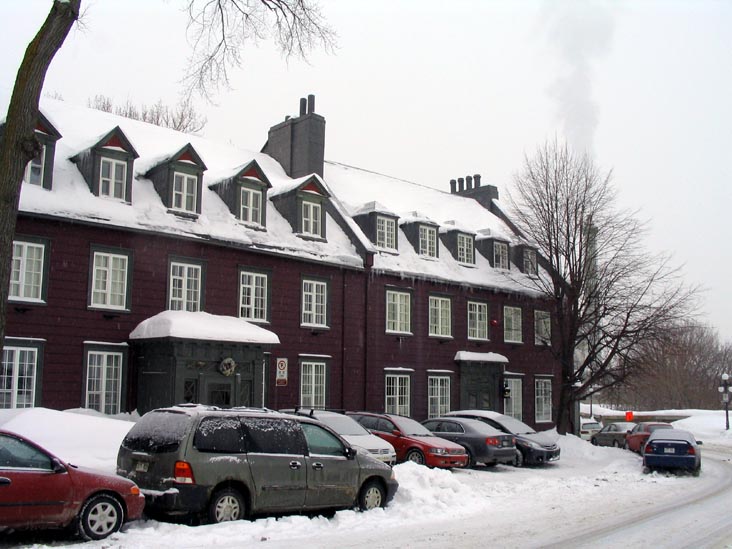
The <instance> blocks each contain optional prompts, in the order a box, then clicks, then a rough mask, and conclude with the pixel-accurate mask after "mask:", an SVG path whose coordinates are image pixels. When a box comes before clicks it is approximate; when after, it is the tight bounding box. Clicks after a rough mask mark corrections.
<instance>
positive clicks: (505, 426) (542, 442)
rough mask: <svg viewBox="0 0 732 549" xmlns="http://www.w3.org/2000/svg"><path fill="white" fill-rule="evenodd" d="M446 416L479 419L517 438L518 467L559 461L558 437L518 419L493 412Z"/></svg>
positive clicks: (454, 413) (484, 411)
mask: <svg viewBox="0 0 732 549" xmlns="http://www.w3.org/2000/svg"><path fill="white" fill-rule="evenodd" d="M445 416H446V417H465V418H470V419H478V420H480V421H483V422H484V423H487V424H488V425H490V426H491V427H495V428H496V429H498V430H499V431H503V432H504V433H508V434H510V435H513V436H514V437H516V450H517V451H516V455H515V459H514V465H516V467H521V466H523V465H541V464H544V463H548V462H550V461H556V460H558V459H559V453H560V449H559V445H558V444H557V437H556V436H553V435H551V434H549V433H546V432H544V433H537V432H536V431H535V430H534V429H532V428H531V427H529V426H528V425H526V424H525V423H524V422H522V421H519V420H518V419H515V418H512V417H510V416H506V415H504V414H499V413H498V412H493V411H491V410H456V411H454V412H448V413H446V414H445Z"/></svg>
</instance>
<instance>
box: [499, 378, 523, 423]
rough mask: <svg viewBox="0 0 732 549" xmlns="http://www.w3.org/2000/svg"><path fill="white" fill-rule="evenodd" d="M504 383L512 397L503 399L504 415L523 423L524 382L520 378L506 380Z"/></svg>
mask: <svg viewBox="0 0 732 549" xmlns="http://www.w3.org/2000/svg"><path fill="white" fill-rule="evenodd" d="M504 383H505V384H506V386H507V387H508V390H509V394H510V396H509V397H508V398H504V399H503V413H504V414H506V415H507V416H511V417H512V418H514V419H518V420H519V421H523V416H524V413H523V406H524V404H523V398H522V385H523V384H522V382H521V380H520V379H518V378H506V379H505V380H504Z"/></svg>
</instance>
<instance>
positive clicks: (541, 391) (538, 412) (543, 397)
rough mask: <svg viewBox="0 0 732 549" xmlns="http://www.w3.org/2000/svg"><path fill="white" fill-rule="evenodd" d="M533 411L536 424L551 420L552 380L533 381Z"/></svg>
mask: <svg viewBox="0 0 732 549" xmlns="http://www.w3.org/2000/svg"><path fill="white" fill-rule="evenodd" d="M534 391H535V392H534V401H535V405H534V410H535V420H536V422H537V423H546V422H550V421H551V420H552V380H551V379H548V378H543V379H536V380H534Z"/></svg>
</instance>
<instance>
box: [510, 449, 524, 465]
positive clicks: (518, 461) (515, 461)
mask: <svg viewBox="0 0 732 549" xmlns="http://www.w3.org/2000/svg"><path fill="white" fill-rule="evenodd" d="M513 466H514V467H523V466H524V454H523V453H522V452H521V450H516V457H515V458H514V459H513Z"/></svg>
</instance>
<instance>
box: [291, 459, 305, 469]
mask: <svg viewBox="0 0 732 549" xmlns="http://www.w3.org/2000/svg"><path fill="white" fill-rule="evenodd" d="M300 467H302V463H300V462H299V461H291V462H290V469H293V470H295V469H299V468H300Z"/></svg>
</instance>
